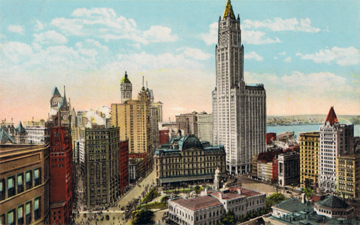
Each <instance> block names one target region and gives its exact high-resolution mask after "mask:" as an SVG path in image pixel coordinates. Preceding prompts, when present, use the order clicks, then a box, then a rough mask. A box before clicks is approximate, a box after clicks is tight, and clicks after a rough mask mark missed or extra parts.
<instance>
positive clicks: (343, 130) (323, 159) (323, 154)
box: [319, 107, 354, 192]
mask: <svg viewBox="0 0 360 225" xmlns="http://www.w3.org/2000/svg"><path fill="white" fill-rule="evenodd" d="M353 139H354V125H345V124H339V123H338V120H337V117H336V114H335V111H334V108H333V107H331V108H330V111H329V113H328V116H327V118H326V120H325V123H324V125H322V126H321V127H320V149H319V188H320V189H321V190H323V191H332V192H335V191H336V176H337V174H336V158H337V157H338V156H341V155H348V154H351V153H352V151H353V142H354V140H353Z"/></svg>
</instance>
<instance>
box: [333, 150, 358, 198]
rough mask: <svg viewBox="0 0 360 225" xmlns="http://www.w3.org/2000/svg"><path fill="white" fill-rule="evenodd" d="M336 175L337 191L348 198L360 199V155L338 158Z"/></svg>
mask: <svg viewBox="0 0 360 225" xmlns="http://www.w3.org/2000/svg"><path fill="white" fill-rule="evenodd" d="M336 174H337V176H336V191H337V192H338V193H340V194H341V195H344V197H347V198H355V197H359V196H358V195H359V190H358V189H359V188H360V154H356V155H343V156H338V157H337V160H336Z"/></svg>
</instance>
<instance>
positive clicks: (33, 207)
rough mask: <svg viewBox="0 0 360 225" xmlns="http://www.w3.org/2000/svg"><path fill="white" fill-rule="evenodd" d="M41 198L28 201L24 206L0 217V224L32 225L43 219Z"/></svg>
mask: <svg viewBox="0 0 360 225" xmlns="http://www.w3.org/2000/svg"><path fill="white" fill-rule="evenodd" d="M40 200H41V198H40V197H37V198H35V199H34V200H33V201H28V202H26V203H25V204H24V205H19V206H18V207H16V208H14V209H11V210H9V211H7V213H6V214H2V215H1V216H0V224H6V225H15V224H16V223H17V224H30V223H31V222H32V218H34V220H33V221H36V220H38V219H40V217H41V211H40V209H41V207H40V206H41V201H40Z"/></svg>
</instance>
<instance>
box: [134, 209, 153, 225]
mask: <svg viewBox="0 0 360 225" xmlns="http://www.w3.org/2000/svg"><path fill="white" fill-rule="evenodd" d="M154 218H155V214H154V212H153V211H150V210H147V209H141V210H140V211H139V212H137V213H136V214H135V218H134V219H133V221H132V222H131V224H133V225H143V224H154V223H155V221H154Z"/></svg>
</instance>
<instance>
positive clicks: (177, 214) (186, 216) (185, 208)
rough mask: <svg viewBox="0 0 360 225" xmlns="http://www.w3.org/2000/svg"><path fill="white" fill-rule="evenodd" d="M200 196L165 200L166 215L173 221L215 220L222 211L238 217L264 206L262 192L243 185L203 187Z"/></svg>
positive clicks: (193, 224)
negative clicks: (226, 187) (209, 188)
mask: <svg viewBox="0 0 360 225" xmlns="http://www.w3.org/2000/svg"><path fill="white" fill-rule="evenodd" d="M202 195H204V196H201V197H197V198H192V199H183V198H178V199H171V200H169V201H168V209H169V211H168V212H169V219H170V220H171V221H172V222H173V223H176V224H188V225H195V224H199V225H201V224H204V225H205V224H218V223H219V222H220V219H221V216H222V215H223V214H225V213H226V211H231V212H234V214H235V216H236V217H237V218H239V217H240V216H243V215H245V214H247V213H251V212H255V211H259V210H262V209H264V208H265V200H266V194H262V193H259V192H256V191H253V190H250V189H246V188H243V187H230V188H228V189H223V190H207V189H206V190H205V191H204V192H203V193H202Z"/></svg>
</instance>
